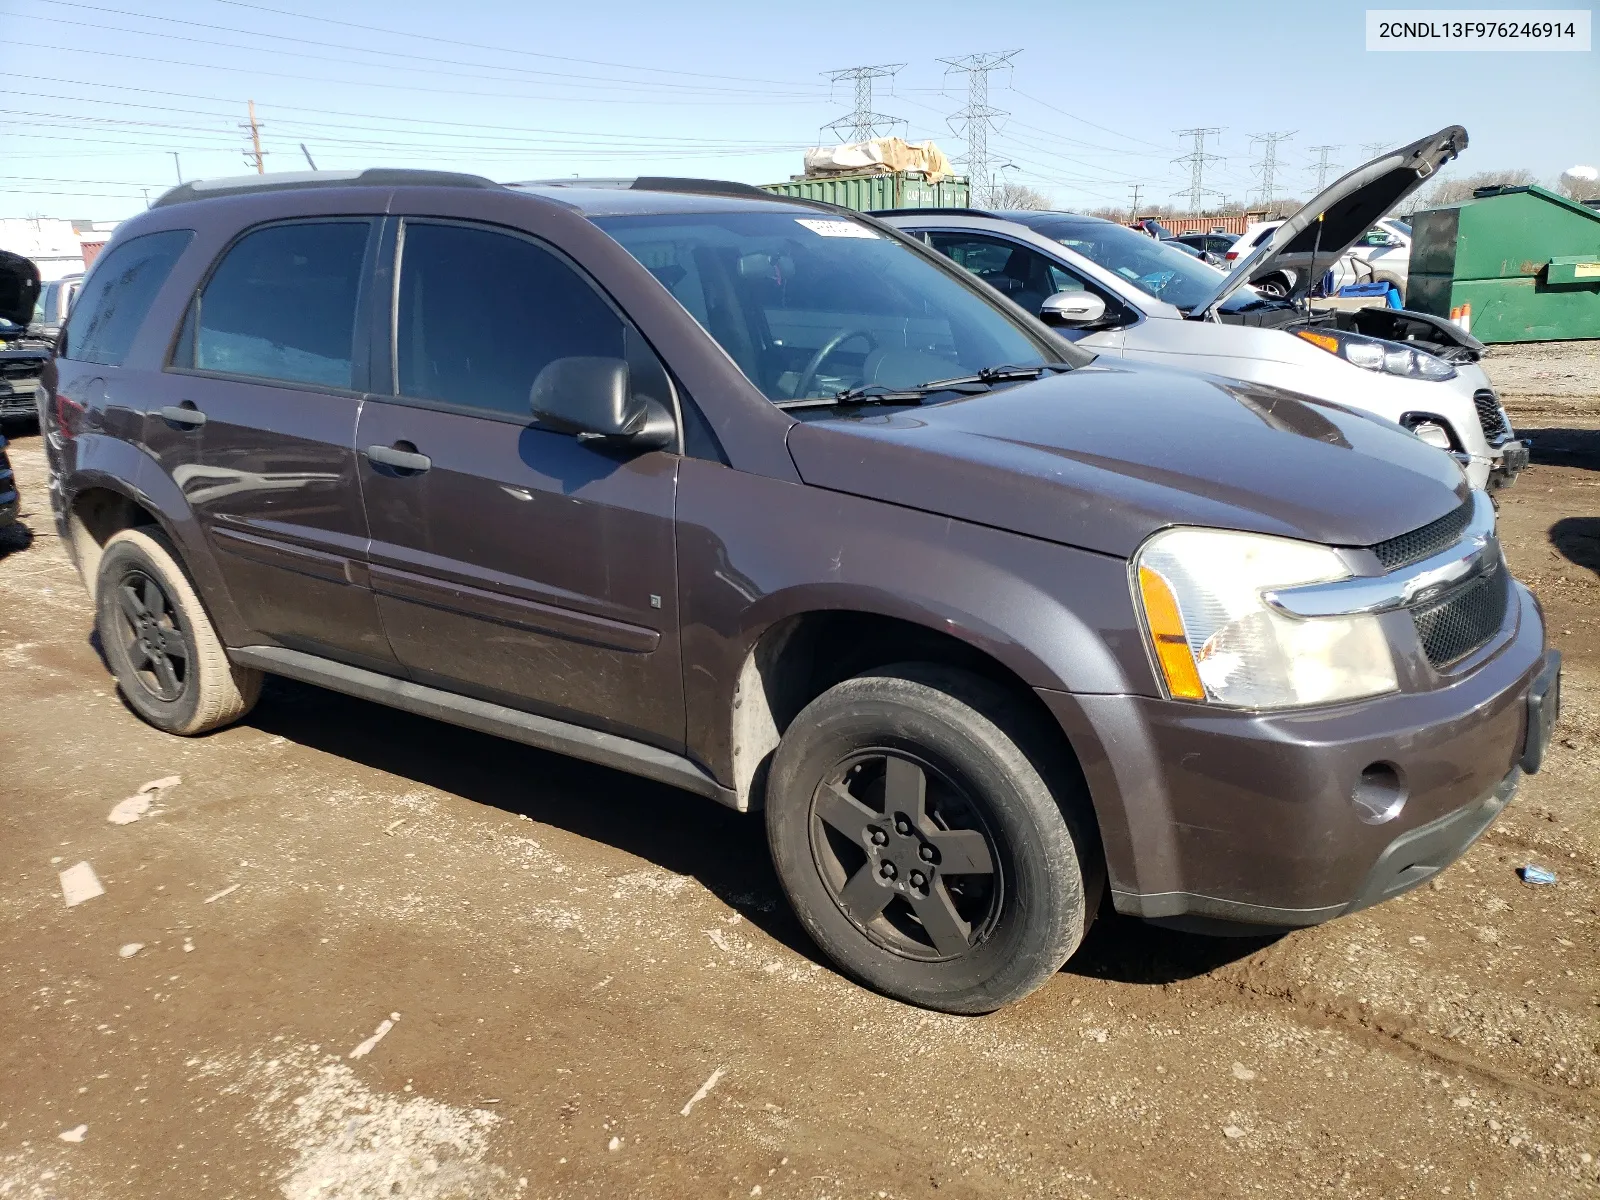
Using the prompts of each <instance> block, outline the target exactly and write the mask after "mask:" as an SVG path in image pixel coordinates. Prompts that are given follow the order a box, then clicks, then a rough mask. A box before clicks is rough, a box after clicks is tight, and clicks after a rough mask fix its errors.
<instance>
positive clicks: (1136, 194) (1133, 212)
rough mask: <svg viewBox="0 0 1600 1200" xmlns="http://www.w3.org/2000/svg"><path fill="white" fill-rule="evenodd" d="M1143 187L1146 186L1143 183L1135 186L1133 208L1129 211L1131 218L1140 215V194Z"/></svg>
mask: <svg viewBox="0 0 1600 1200" xmlns="http://www.w3.org/2000/svg"><path fill="white" fill-rule="evenodd" d="M1143 187H1144V184H1142V183H1136V184H1134V185H1133V207H1132V208H1130V209H1128V215H1129V216H1130V217H1137V216H1138V215H1139V192H1140V190H1141V189H1142V188H1143Z"/></svg>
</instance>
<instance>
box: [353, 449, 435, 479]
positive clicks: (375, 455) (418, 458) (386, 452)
mask: <svg viewBox="0 0 1600 1200" xmlns="http://www.w3.org/2000/svg"><path fill="white" fill-rule="evenodd" d="M410 445H411V443H410V442H397V443H396V444H395V445H393V446H368V447H367V458H368V459H370V460H371V461H372V462H375V463H379V464H381V465H383V466H385V467H393V468H394V469H395V470H397V471H415V472H417V473H419V474H420V473H421V472H423V471H426V470H427V469H428V468H429V467H431V466H433V459H431V458H429V457H428V456H427V455H426V454H418V453H417V451H416V448H415V447H412V448H411V449H410V450H402V449H400V447H401V446H410Z"/></svg>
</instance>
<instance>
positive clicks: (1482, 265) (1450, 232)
mask: <svg viewBox="0 0 1600 1200" xmlns="http://www.w3.org/2000/svg"><path fill="white" fill-rule="evenodd" d="M1406 305H1407V307H1408V308H1414V309H1417V310H1418V311H1419V312H1425V313H1432V314H1433V315H1434V316H1438V317H1446V318H1449V319H1450V320H1453V321H1455V322H1456V323H1457V324H1458V325H1461V326H1462V327H1463V328H1465V329H1466V330H1467V331H1468V332H1470V333H1471V334H1472V336H1473V337H1475V338H1477V339H1478V340H1479V341H1481V342H1550V341H1559V340H1563V339H1567V338H1600V212H1597V211H1595V210H1594V209H1592V208H1586V207H1584V206H1583V205H1582V204H1579V203H1577V202H1576V201H1574V200H1568V199H1567V198H1566V197H1565V196H1558V195H1557V194H1556V193H1555V192H1552V191H1548V190H1547V189H1545V188H1542V187H1539V186H1537V185H1529V186H1527V187H1505V188H1481V189H1480V190H1479V191H1478V192H1477V193H1476V194H1475V196H1474V198H1473V199H1471V200H1463V201H1462V202H1461V203H1459V204H1446V205H1444V206H1443V207H1440V208H1432V209H1429V210H1428V211H1426V212H1421V213H1418V214H1417V215H1416V216H1414V217H1413V218H1412V243H1411V269H1410V273H1409V278H1408V280H1407V285H1406Z"/></svg>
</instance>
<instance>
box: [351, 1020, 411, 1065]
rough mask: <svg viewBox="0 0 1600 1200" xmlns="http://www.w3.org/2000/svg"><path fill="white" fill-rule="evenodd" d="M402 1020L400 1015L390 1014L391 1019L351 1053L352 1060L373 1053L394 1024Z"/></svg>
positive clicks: (383, 1023)
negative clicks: (374, 1048)
mask: <svg viewBox="0 0 1600 1200" xmlns="http://www.w3.org/2000/svg"><path fill="white" fill-rule="evenodd" d="M399 1019H400V1014H399V1013H390V1014H389V1019H388V1020H387V1021H384V1022H382V1023H381V1024H380V1025H379V1026H378V1028H377V1029H376V1030H375V1031H374V1032H373V1034H372V1036H371V1037H369V1038H368V1039H367V1040H366V1041H364V1042H362V1043H361V1044H360V1045H359V1046H357V1047H356V1048H355V1049H354V1050H352V1051H350V1057H351V1058H365V1057H366V1056H367V1055H369V1054H371V1053H372V1048H373V1047H374V1046H376V1045H377V1044H378V1043H379V1042H381V1041H383V1039H384V1037H385V1036H386V1035H387V1034H388V1032H389V1030H391V1029H393V1028H394V1023H395V1022H396V1021H398V1020H399Z"/></svg>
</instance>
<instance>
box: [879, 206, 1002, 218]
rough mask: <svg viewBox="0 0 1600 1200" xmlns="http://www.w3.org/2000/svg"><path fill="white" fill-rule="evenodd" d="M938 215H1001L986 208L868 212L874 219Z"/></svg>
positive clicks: (901, 209) (908, 209) (900, 209)
mask: <svg viewBox="0 0 1600 1200" xmlns="http://www.w3.org/2000/svg"><path fill="white" fill-rule="evenodd" d="M928 213H938V214H939V215H941V216H946V217H998V216H999V215H1000V214H999V213H995V212H990V211H989V210H988V209H986V208H874V209H870V210H869V212H868V215H869V216H874V217H920V216H924V215H926V214H928Z"/></svg>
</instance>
